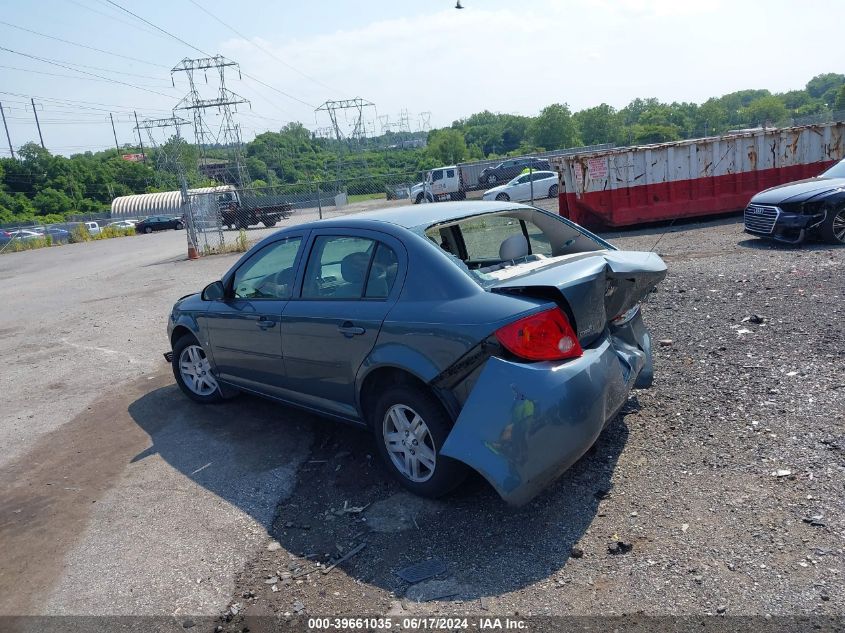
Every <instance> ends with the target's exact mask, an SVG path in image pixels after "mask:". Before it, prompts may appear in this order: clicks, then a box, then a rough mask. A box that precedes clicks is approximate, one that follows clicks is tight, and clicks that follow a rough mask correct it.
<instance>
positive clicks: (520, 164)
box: [478, 156, 552, 185]
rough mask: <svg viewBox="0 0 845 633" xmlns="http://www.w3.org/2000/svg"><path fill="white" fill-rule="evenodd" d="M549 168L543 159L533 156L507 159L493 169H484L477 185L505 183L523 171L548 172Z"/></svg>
mask: <svg viewBox="0 0 845 633" xmlns="http://www.w3.org/2000/svg"><path fill="white" fill-rule="evenodd" d="M551 168H552V166H551V165H550V164H549V161H547V160H546V159H545V158H535V157H533V156H529V157H527V158H509V159H508V160H504V161H502V162H501V163H499V164H498V165H495V166H494V167H485V168H484V171H482V172H481V174H480V175H479V176H478V184H479V185H493V184H496V183H497V182H500V181H505V182H506V181H508V180H510V179H511V178H513V177H515V176H518V175H519V174H521V173H522V172H523V170H525V169H535V170H538V171H549V170H550V169H551Z"/></svg>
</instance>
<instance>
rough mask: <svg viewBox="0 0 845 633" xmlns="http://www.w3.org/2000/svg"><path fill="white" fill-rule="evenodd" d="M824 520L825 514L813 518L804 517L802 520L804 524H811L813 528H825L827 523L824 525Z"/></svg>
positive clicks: (815, 515)
mask: <svg viewBox="0 0 845 633" xmlns="http://www.w3.org/2000/svg"><path fill="white" fill-rule="evenodd" d="M823 519H824V515H823V514H814V515H813V516H811V517H804V518H803V519H801V520H802V521H803V522H804V523H809V524H810V525H812V526H813V527H825V523H824V521H823Z"/></svg>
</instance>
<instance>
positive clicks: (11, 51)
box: [0, 46, 172, 99]
mask: <svg viewBox="0 0 845 633" xmlns="http://www.w3.org/2000/svg"><path fill="white" fill-rule="evenodd" d="M0 51H6V52H8V53H14V54H15V55H21V56H22V57H28V58H29V59H35V60H38V61H40V62H44V63H45V64H51V65H53V66H58V67H59V68H64V69H65V70H71V71H73V72H77V73H82V74H84V75H91V76H92V77H97V78H98V79H104V80H106V81H110V82H111V83H114V84H121V85H124V86H129V87H130V88H135V89H137V90H143V91H144V92H151V93H153V94H157V95H160V96H162V97H167V98H168V99H171V98H172V96H171V95H167V94H164V93H163V92H158V91H157V90H152V89H150V88H142V87H141V86H137V85H135V84H130V83H127V82H125V81H120V80H119V79H110V78H109V77H103V76H102V75H98V74H96V73H89V72H88V71H87V70H79V69H77V68H71V67H70V66H65V65H64V64H60V63H58V62H51V61H49V60H47V59H45V58H43V57H38V56H37V55H30V54H29V53H22V52H20V51H16V50H12V49H11V48H6V47H5V46H0Z"/></svg>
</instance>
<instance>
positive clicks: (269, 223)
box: [262, 220, 276, 229]
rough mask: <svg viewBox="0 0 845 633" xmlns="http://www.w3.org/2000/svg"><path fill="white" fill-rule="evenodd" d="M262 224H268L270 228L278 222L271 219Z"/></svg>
mask: <svg viewBox="0 0 845 633" xmlns="http://www.w3.org/2000/svg"><path fill="white" fill-rule="evenodd" d="M262 224H263V225H264V226H266V227H267V228H268V229H269V228H270V227H273V226H276V222H272V221H270V220H264V222H262Z"/></svg>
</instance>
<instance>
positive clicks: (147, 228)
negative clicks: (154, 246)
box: [144, 226, 153, 235]
mask: <svg viewBox="0 0 845 633" xmlns="http://www.w3.org/2000/svg"><path fill="white" fill-rule="evenodd" d="M152 232H153V229H152V227H150V226H145V227H144V233H146V234H147V235H149V234H150V233H152Z"/></svg>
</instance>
